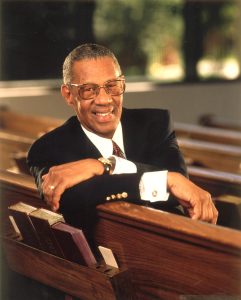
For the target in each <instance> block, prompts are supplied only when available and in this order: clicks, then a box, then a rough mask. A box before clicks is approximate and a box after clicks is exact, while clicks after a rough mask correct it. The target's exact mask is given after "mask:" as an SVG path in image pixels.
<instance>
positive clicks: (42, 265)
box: [3, 237, 134, 300]
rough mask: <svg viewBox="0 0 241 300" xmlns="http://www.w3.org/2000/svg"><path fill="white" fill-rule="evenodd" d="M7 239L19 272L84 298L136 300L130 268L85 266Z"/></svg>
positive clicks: (9, 256) (11, 259) (14, 267)
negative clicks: (132, 288) (132, 290)
mask: <svg viewBox="0 0 241 300" xmlns="http://www.w3.org/2000/svg"><path fill="white" fill-rule="evenodd" d="M3 240H4V249H5V253H6V257H7V261H8V264H9V267H10V268H11V269H12V270H13V271H15V272H17V273H20V274H22V275H24V276H27V277H29V278H32V279H34V280H37V281H39V282H41V283H44V284H46V285H49V286H51V287H54V288H56V289H58V290H61V291H63V292H65V293H67V294H69V295H72V296H75V297H77V298H80V299H83V300H85V299H86V300H93V299H96V300H98V299H102V300H104V299H105V300H119V299H127V300H128V299H134V298H133V297H132V298H131V295H132V294H133V293H132V292H131V285H130V278H129V273H128V270H119V269H117V268H113V267H109V266H106V265H98V264H97V265H94V266H93V267H85V266H81V265H79V264H76V263H73V262H70V261H67V260H65V259H63V258H60V257H57V256H54V255H51V254H48V253H46V252H43V251H41V250H38V249H36V248H32V247H30V246H28V245H25V244H24V243H22V242H19V241H17V240H14V239H13V238H7V237H5V238H4V239H3ZM60 283H61V284H60Z"/></svg>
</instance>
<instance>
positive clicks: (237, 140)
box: [174, 122, 241, 146]
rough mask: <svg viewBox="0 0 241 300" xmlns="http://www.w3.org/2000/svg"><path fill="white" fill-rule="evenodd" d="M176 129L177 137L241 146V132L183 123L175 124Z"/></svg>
mask: <svg viewBox="0 0 241 300" xmlns="http://www.w3.org/2000/svg"><path fill="white" fill-rule="evenodd" d="M174 129H175V131H176V134H177V137H185V138H190V139H196V140H202V141H209V142H212V143H221V144H226V145H236V146H241V132H238V131H235V130H228V129H221V128H211V127H210V128H207V127H205V126H201V125H195V124H187V123H181V122H175V123H174Z"/></svg>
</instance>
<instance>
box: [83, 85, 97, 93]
mask: <svg viewBox="0 0 241 300" xmlns="http://www.w3.org/2000/svg"><path fill="white" fill-rule="evenodd" d="M94 90H95V87H94V86H83V87H82V91H83V92H92V91H94Z"/></svg>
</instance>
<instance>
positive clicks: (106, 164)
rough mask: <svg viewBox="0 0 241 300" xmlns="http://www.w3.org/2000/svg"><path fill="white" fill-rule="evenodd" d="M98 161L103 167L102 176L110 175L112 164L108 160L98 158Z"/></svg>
mask: <svg viewBox="0 0 241 300" xmlns="http://www.w3.org/2000/svg"><path fill="white" fill-rule="evenodd" d="M98 161H100V162H101V163H102V164H103V166H104V173H103V174H110V172H111V170H112V162H111V160H110V159H108V158H104V157H100V158H98Z"/></svg>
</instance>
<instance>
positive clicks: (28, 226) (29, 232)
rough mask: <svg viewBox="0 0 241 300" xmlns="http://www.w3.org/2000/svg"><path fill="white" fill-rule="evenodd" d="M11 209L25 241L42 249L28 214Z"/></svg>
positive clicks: (11, 213)
mask: <svg viewBox="0 0 241 300" xmlns="http://www.w3.org/2000/svg"><path fill="white" fill-rule="evenodd" d="M9 211H10V215H11V216H12V217H13V219H14V221H15V223H16V225H17V227H18V229H19V231H20V233H21V235H22V238H23V242H24V243H26V244H27V245H29V246H32V247H35V248H38V249H42V247H41V244H40V240H39V238H38V235H37V232H36V230H35V228H34V226H33V223H32V221H31V219H30V218H29V216H28V214H26V213H24V212H20V211H16V210H11V209H9Z"/></svg>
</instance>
